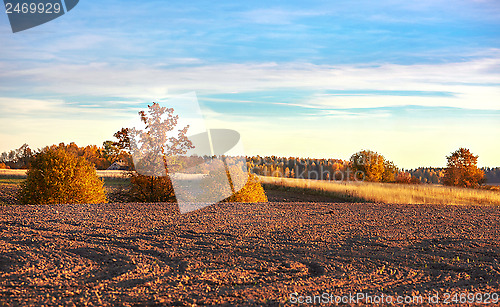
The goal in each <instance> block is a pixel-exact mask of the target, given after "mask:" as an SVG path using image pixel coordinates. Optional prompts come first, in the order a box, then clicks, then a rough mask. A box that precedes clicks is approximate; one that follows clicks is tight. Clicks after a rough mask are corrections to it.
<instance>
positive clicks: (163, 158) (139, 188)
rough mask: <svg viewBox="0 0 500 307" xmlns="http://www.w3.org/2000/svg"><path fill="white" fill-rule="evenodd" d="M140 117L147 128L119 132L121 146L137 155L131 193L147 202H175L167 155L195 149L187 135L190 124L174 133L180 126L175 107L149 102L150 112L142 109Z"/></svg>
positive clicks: (137, 198) (137, 199)
mask: <svg viewBox="0 0 500 307" xmlns="http://www.w3.org/2000/svg"><path fill="white" fill-rule="evenodd" d="M139 116H140V118H141V122H142V123H143V124H144V125H145V128H144V129H137V128H123V129H121V130H120V131H118V132H116V133H115V137H116V138H117V139H118V142H117V144H118V146H119V147H120V148H123V149H127V150H129V151H130V152H131V154H132V155H133V157H134V168H135V172H131V173H130V176H131V183H132V187H131V189H130V196H131V197H132V199H133V200H136V201H144V202H166V201H175V194H174V189H173V186H172V183H171V181H170V178H169V176H168V173H169V169H168V166H167V158H168V157H173V156H176V155H182V154H185V153H186V152H187V151H188V150H189V149H191V148H193V145H192V143H191V141H190V140H189V139H188V138H187V136H186V134H187V130H188V129H189V125H187V126H185V127H184V128H181V129H178V130H177V131H176V132H173V133H172V131H174V130H175V129H176V128H177V121H178V119H179V117H178V115H174V109H173V108H166V107H161V106H160V105H159V104H158V103H156V102H153V104H152V105H148V110H147V111H140V112H139ZM175 134H176V135H175ZM172 167H173V166H172V165H171V167H170V168H172ZM170 171H174V170H173V169H170Z"/></svg>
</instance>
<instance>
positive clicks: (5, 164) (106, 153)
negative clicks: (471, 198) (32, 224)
mask: <svg viewBox="0 0 500 307" xmlns="http://www.w3.org/2000/svg"><path fill="white" fill-rule="evenodd" d="M117 135H118V133H117ZM53 147H60V148H64V149H66V151H68V152H70V153H72V154H74V155H75V156H77V157H83V158H85V159H86V160H87V161H89V162H90V163H91V164H92V165H93V166H94V168H96V169H99V170H104V169H107V168H108V167H109V166H110V165H111V164H113V163H114V162H115V161H120V162H124V163H125V164H127V165H130V166H132V167H131V168H133V162H132V157H131V155H130V153H129V151H127V150H124V146H122V145H121V144H120V142H113V141H105V142H104V143H103V146H102V147H99V146H96V145H88V146H84V147H79V146H77V145H76V144H75V143H73V142H72V143H70V144H64V143H60V144H58V145H52V146H47V147H45V148H43V149H47V148H53ZM43 149H39V150H32V149H31V148H30V147H29V145H28V144H23V145H22V146H21V147H19V148H18V149H15V150H11V151H9V152H3V153H1V154H0V169H1V168H11V169H27V168H28V167H29V164H30V161H31V160H32V159H33V157H34V156H35V155H36V153H37V152H41V151H42V150H43ZM209 159H210V157H191V158H190V159H188V160H184V161H179V164H182V166H183V168H184V169H185V168H186V164H187V166H190V165H191V166H192V167H193V168H192V170H193V171H196V172H198V173H200V172H205V171H207V172H208V171H210V170H209V169H206V170H205V168H207V166H206V164H205V163H204V162H205V161H208V160H209ZM246 159H247V165H246V166H247V168H248V170H249V171H250V172H251V173H253V174H256V175H262V176H272V177H284V178H299V179H315V180H327V181H328V180H330V181H354V180H358V181H359V180H367V181H374V182H397V183H428V184H444V183H445V181H444V180H445V176H446V172H447V168H445V167H420V168H416V169H410V170H404V169H398V168H397V167H396V166H395V165H394V163H392V162H391V161H388V160H386V159H385V158H384V157H383V156H382V155H380V154H378V153H376V152H373V151H369V150H363V151H360V152H357V153H355V154H354V155H352V157H351V159H350V160H342V159H313V158H300V157H278V156H263V157H261V156H250V157H247V158H246ZM480 170H481V171H482V172H484V179H483V182H485V183H500V167H494V168H491V167H486V168H480Z"/></svg>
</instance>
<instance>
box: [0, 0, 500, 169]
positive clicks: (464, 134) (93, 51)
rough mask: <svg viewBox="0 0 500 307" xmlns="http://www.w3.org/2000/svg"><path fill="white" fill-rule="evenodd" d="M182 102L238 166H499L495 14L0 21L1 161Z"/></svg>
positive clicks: (96, 4) (106, 132) (195, 6)
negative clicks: (461, 161) (4, 155)
mask: <svg viewBox="0 0 500 307" xmlns="http://www.w3.org/2000/svg"><path fill="white" fill-rule="evenodd" d="M193 92H194V93H195V95H196V97H197V99H198V103H199V105H200V108H201V111H202V114H203V116H204V119H205V124H206V126H207V127H208V128H226V129H233V130H236V131H238V132H239V133H240V134H241V141H242V144H243V148H244V152H245V153H246V154H247V155H261V156H264V155H275V156H292V157H311V158H339V159H349V157H350V156H351V155H352V154H353V153H355V152H357V151H360V150H364V149H369V150H373V151H377V152H378V153H380V154H382V155H384V157H385V158H387V159H388V160H391V161H394V163H395V164H396V165H397V166H399V167H401V168H406V169H410V168H416V167H428V166H433V167H442V166H445V165H446V156H449V155H450V154H451V152H453V151H455V150H457V149H458V148H460V147H466V148H469V149H470V150H471V152H473V153H474V154H476V155H478V156H479V160H478V164H479V166H490V167H497V166H500V154H499V153H500V142H499V140H500V2H499V1H497V0H454V1H445V0H432V1H430V0H423V1H415V2H412V1H395V0H381V1H371V0H370V1H352V0H351V1H295V0H288V1H187V2H186V1H147V0H145V1H128V0H119V1H118V0H104V1H94V0H82V1H80V2H79V4H78V5H77V6H76V7H75V8H74V9H72V10H71V11H70V12H68V13H67V14H65V15H63V16H61V17H59V18H57V19H55V20H53V21H50V22H48V23H46V24H43V25H40V26H38V27H35V28H32V29H28V30H25V31H22V32H17V33H12V30H11V28H10V25H9V20H8V18H7V14H5V11H4V12H0V152H3V151H8V150H11V149H15V148H18V147H20V146H21V145H22V144H24V143H28V144H29V145H30V147H32V148H40V147H43V146H45V145H50V144H57V143H60V142H65V143H69V142H75V143H77V144H78V145H79V146H84V145H88V144H96V145H101V144H102V142H103V141H105V140H111V139H113V134H114V133H115V132H116V131H118V130H120V129H121V128H122V127H124V126H126V125H127V124H128V123H130V121H132V120H134V119H137V118H138V115H137V112H138V111H140V110H144V109H145V108H147V105H148V104H151V103H152V102H153V101H155V102H158V103H160V105H164V106H169V99H170V101H172V99H173V97H176V96H178V95H183V94H186V93H193Z"/></svg>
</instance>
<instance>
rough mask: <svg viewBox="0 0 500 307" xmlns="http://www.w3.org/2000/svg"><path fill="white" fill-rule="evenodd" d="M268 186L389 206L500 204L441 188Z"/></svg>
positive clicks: (488, 194)
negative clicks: (310, 191)
mask: <svg viewBox="0 0 500 307" xmlns="http://www.w3.org/2000/svg"><path fill="white" fill-rule="evenodd" d="M259 178H260V179H261V181H262V182H263V183H264V184H269V185H274V186H277V187H281V188H285V189H286V188H291V189H304V190H312V191H318V192H321V193H326V194H331V195H337V196H340V197H346V196H347V197H351V198H353V199H357V200H365V201H369V202H381V203H387V204H435V205H497V206H498V205H500V192H499V191H488V190H480V189H466V188H458V187H445V186H440V185H429V184H420V185H414V184H412V185H410V184H392V183H373V182H354V181H350V182H347V183H346V182H332V181H321V180H307V179H292V178H280V177H264V176H260V177H259Z"/></svg>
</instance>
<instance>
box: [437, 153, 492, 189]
mask: <svg viewBox="0 0 500 307" xmlns="http://www.w3.org/2000/svg"><path fill="white" fill-rule="evenodd" d="M477 158H478V156H475V155H474V154H472V153H471V152H470V151H469V149H467V148H460V149H458V150H456V151H455V152H453V153H452V154H451V156H447V157H446V159H447V160H448V163H447V166H446V169H445V175H444V178H443V183H444V184H445V185H449V186H459V187H477V186H479V185H480V184H481V183H483V182H484V172H483V171H482V170H480V169H478V168H477Z"/></svg>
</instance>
